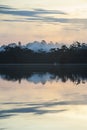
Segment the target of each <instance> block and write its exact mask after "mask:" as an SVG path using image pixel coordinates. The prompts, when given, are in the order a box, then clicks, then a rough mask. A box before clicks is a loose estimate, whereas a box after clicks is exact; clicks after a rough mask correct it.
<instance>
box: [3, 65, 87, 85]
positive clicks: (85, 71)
mask: <svg viewBox="0 0 87 130" xmlns="http://www.w3.org/2000/svg"><path fill="white" fill-rule="evenodd" d="M0 77H1V78H2V79H4V80H8V81H19V83H21V80H22V79H26V80H27V81H28V82H33V83H35V84H38V83H42V84H45V83H46V82H47V81H49V82H52V81H54V80H55V81H56V82H58V81H59V80H61V81H62V82H66V81H68V80H70V81H72V82H73V83H75V84H77V85H78V84H80V83H83V84H84V83H85V82H86V81H87V65H62V66H61V65H58V66H52V65H4V66H3V65H0Z"/></svg>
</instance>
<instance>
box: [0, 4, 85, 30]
mask: <svg viewBox="0 0 87 130" xmlns="http://www.w3.org/2000/svg"><path fill="white" fill-rule="evenodd" d="M0 14H1V15H7V16H8V18H3V16H2V18H1V20H0V21H1V22H42V23H47V24H54V23H56V24H57V23H62V24H74V25H79V26H80V25H82V28H84V27H85V28H87V18H63V17H61V18H60V15H61V16H64V15H65V16H67V15H69V14H67V13H66V12H63V11H61V10H47V9H42V8H35V9H29V10H27V9H26V10H24V9H20V10H19V9H17V8H12V7H10V6H8V5H0ZM51 15H52V16H51ZM53 15H54V16H53ZM9 16H14V17H12V18H10V17H9ZM18 16H19V17H18ZM58 16H59V17H58Z"/></svg>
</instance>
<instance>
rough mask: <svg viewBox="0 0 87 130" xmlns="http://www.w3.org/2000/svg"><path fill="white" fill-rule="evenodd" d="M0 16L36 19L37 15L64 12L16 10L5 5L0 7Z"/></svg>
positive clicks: (60, 12)
mask: <svg viewBox="0 0 87 130" xmlns="http://www.w3.org/2000/svg"><path fill="white" fill-rule="evenodd" d="M0 14H8V15H16V16H27V17H37V16H39V15H46V14H48V15H49V14H63V15H66V13H65V12H63V11H60V10H46V9H32V10H18V9H16V8H11V7H9V6H6V5H4V6H3V5H0Z"/></svg>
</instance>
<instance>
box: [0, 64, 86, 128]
mask: <svg viewBox="0 0 87 130" xmlns="http://www.w3.org/2000/svg"><path fill="white" fill-rule="evenodd" d="M19 129H20V130H34V129H35V130H58V129H59V130H87V65H83V66H79V65H77V66H75V65H74V66H71V65H65V66H38V65H36V66H34V65H31V66H28V65H26V66H20V65H18V66H15V65H13V66H3V65H2V66H0V130H19Z"/></svg>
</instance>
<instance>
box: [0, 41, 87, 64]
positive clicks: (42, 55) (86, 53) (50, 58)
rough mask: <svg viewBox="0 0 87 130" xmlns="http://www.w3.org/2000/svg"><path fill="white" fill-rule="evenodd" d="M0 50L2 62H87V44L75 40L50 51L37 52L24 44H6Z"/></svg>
mask: <svg viewBox="0 0 87 130" xmlns="http://www.w3.org/2000/svg"><path fill="white" fill-rule="evenodd" d="M4 49H5V50H4V51H0V64H22V63H42V64H43V63H47V64H54V63H55V64H57V63H61V64H68V63H69V64H75V63H76V64H85V63H87V44H85V43H80V42H75V43H73V44H71V45H70V46H69V47H67V46H66V45H62V46H61V48H53V49H51V50H50V51H49V52H46V51H38V52H35V51H33V50H31V49H28V48H23V47H22V45H17V46H15V47H12V46H5V48H4Z"/></svg>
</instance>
